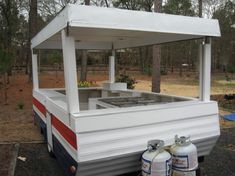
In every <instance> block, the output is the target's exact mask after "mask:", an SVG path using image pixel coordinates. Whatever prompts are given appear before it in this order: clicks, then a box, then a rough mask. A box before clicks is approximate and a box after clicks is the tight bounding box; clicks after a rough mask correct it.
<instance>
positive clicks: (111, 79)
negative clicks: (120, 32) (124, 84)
mask: <svg viewBox="0 0 235 176" xmlns="http://www.w3.org/2000/svg"><path fill="white" fill-rule="evenodd" d="M109 82H110V83H115V50H112V56H109Z"/></svg>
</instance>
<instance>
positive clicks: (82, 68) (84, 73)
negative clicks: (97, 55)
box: [80, 50, 87, 81]
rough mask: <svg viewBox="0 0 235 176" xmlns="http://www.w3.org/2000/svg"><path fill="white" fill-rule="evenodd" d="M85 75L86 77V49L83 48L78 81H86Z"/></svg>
mask: <svg viewBox="0 0 235 176" xmlns="http://www.w3.org/2000/svg"><path fill="white" fill-rule="evenodd" d="M86 77H87V51H86V50H83V51H82V65H81V76H80V81H86Z"/></svg>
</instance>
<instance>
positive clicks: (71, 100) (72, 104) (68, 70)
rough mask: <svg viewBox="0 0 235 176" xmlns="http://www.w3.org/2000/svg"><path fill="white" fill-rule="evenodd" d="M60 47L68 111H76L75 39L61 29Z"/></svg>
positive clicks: (77, 99) (77, 98) (77, 106)
mask: <svg viewBox="0 0 235 176" xmlns="http://www.w3.org/2000/svg"><path fill="white" fill-rule="evenodd" d="M61 37H62V48H63V61H64V78H65V90H66V98H67V106H68V112H69V113H77V112H79V111H80V108H79V97H78V87H77V69H76V55H75V40H74V38H73V37H71V36H66V31H65V30H62V32H61Z"/></svg>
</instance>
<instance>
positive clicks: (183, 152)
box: [170, 135, 198, 176]
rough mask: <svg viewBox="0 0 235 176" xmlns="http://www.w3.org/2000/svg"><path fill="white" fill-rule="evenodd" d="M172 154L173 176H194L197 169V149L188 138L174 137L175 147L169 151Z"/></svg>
mask: <svg viewBox="0 0 235 176" xmlns="http://www.w3.org/2000/svg"><path fill="white" fill-rule="evenodd" d="M170 152H171V154H172V171H173V174H172V175H173V176H196V169H197V168H198V157H197V148H196V146H195V145H194V144H192V142H191V141H190V137H185V136H182V137H180V138H178V136H177V135H176V136H175V145H173V146H172V147H171V149H170Z"/></svg>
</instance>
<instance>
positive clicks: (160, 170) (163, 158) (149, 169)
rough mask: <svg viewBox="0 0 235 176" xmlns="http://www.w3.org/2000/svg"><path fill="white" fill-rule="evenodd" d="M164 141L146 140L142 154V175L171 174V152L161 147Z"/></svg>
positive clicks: (164, 175) (159, 175)
mask: <svg viewBox="0 0 235 176" xmlns="http://www.w3.org/2000/svg"><path fill="white" fill-rule="evenodd" d="M163 147H164V141H161V140H152V141H149V142H148V149H147V151H145V152H144V153H143V155H142V176H171V154H170V153H168V152H167V151H165V150H164V149H163Z"/></svg>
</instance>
